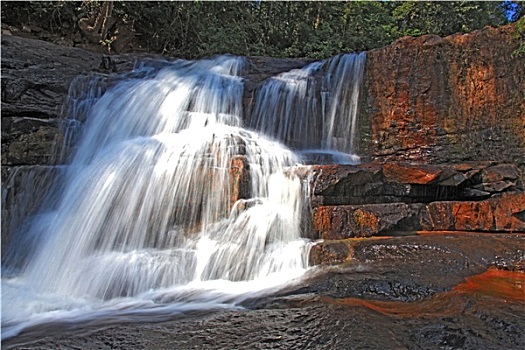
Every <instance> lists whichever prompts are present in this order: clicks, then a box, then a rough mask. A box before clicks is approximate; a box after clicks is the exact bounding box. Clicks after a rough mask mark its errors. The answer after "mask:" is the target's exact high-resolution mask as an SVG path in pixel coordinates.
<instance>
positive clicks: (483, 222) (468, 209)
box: [452, 201, 494, 231]
mask: <svg viewBox="0 0 525 350" xmlns="http://www.w3.org/2000/svg"><path fill="white" fill-rule="evenodd" d="M452 218H453V220H454V228H455V229H456V230H468V231H491V230H492V228H493V224H494V212H493V210H492V207H491V205H490V203H489V202H487V201H481V202H471V201H468V202H455V203H454V204H453V205H452Z"/></svg>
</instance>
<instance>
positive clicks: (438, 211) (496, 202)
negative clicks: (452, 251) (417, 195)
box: [421, 192, 525, 232]
mask: <svg viewBox="0 0 525 350" xmlns="http://www.w3.org/2000/svg"><path fill="white" fill-rule="evenodd" d="M523 208H525V193H523V192H516V193H505V194H503V195H501V196H497V197H494V198H490V199H487V200H483V201H479V202H473V201H465V202H458V201H449V202H433V203H430V204H428V205H427V209H426V216H425V217H423V218H422V221H421V226H422V228H423V229H424V230H429V231H436V230H437V231H439V230H457V231H486V232H496V231H497V232H502V231H503V232H525V222H524V221H523V220H521V219H520V215H519V213H521V212H522V211H523Z"/></svg>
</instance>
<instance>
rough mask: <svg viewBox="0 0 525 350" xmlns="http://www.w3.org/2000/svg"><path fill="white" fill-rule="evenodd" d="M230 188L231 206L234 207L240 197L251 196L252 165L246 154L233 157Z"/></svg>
mask: <svg viewBox="0 0 525 350" xmlns="http://www.w3.org/2000/svg"><path fill="white" fill-rule="evenodd" d="M230 189H231V194H230V205H231V207H233V205H234V204H235V202H237V201H238V200H239V199H248V198H250V197H251V196H250V193H251V177H250V166H249V164H248V162H247V161H246V157H245V156H236V157H233V158H232V159H231V165H230Z"/></svg>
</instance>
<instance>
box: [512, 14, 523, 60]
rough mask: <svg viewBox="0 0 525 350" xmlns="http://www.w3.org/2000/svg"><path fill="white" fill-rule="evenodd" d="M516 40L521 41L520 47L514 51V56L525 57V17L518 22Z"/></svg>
mask: <svg viewBox="0 0 525 350" xmlns="http://www.w3.org/2000/svg"><path fill="white" fill-rule="evenodd" d="M514 36H515V38H516V40H518V41H519V46H518V48H517V49H516V50H514V52H513V55H515V56H517V57H525V17H521V19H519V20H518V21H517V22H516V32H515V35H514Z"/></svg>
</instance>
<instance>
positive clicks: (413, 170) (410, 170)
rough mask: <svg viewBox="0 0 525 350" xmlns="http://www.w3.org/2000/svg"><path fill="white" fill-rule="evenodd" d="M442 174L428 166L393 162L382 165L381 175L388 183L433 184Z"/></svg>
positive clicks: (437, 168) (435, 168)
mask: <svg viewBox="0 0 525 350" xmlns="http://www.w3.org/2000/svg"><path fill="white" fill-rule="evenodd" d="M442 173H443V170H442V169H440V168H439V167H437V166H430V165H426V166H425V165H414V164H403V163H394V162H390V163H386V164H384V165H383V174H384V175H385V177H386V178H387V180H388V181H392V182H399V183H404V184H420V185H426V184H431V183H433V182H435V181H436V180H437V179H438V177H439V176H440V175H441V174H442Z"/></svg>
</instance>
